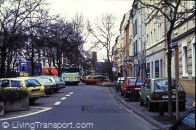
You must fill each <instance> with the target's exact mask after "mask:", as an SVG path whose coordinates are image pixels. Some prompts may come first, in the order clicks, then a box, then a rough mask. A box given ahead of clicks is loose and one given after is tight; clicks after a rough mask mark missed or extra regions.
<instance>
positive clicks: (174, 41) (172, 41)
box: [170, 37, 178, 49]
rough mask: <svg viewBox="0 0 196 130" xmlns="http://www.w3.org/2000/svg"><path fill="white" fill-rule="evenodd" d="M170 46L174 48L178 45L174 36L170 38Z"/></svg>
mask: <svg viewBox="0 0 196 130" xmlns="http://www.w3.org/2000/svg"><path fill="white" fill-rule="evenodd" d="M170 47H171V48H172V49H175V48H177V47H178V39H177V37H174V38H173V39H172V40H171V43H170Z"/></svg>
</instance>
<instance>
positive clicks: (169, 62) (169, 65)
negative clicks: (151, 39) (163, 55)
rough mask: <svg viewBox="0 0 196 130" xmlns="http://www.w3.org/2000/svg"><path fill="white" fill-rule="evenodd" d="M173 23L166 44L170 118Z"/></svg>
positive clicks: (170, 112) (170, 110) (171, 112)
mask: <svg viewBox="0 0 196 130" xmlns="http://www.w3.org/2000/svg"><path fill="white" fill-rule="evenodd" d="M173 26H174V25H173V24H172V23H171V25H170V28H169V30H168V32H167V45H168V47H167V48H168V53H167V59H168V61H167V71H168V114H169V118H170V119H172V117H173V110H172V107H173V106H172V88H171V84H172V82H171V81H172V80H171V59H172V49H171V47H170V44H171V34H172V30H173Z"/></svg>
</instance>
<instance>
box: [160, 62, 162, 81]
mask: <svg viewBox="0 0 196 130" xmlns="http://www.w3.org/2000/svg"><path fill="white" fill-rule="evenodd" d="M160 77H163V61H162V60H160Z"/></svg>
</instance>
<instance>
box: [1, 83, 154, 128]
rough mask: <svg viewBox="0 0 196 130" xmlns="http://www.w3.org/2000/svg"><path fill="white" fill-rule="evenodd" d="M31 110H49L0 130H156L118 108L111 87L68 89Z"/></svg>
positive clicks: (21, 119)
mask: <svg viewBox="0 0 196 130" xmlns="http://www.w3.org/2000/svg"><path fill="white" fill-rule="evenodd" d="M31 107H37V108H42V107H43V108H50V109H48V110H47V111H44V112H41V113H38V114H32V115H30V116H26V117H21V118H15V119H11V118H10V119H9V120H3V121H1V130H4V129H9V130H11V129H14V130H22V129H24V130H43V129H47V130H61V129H92V130H136V129H137V130H152V129H156V127H153V126H151V125H150V124H148V123H147V122H146V121H145V120H143V119H141V118H140V117H138V116H137V115H135V114H134V113H132V112H131V111H128V110H126V109H124V108H123V106H122V105H120V104H118V103H117V102H116V101H115V100H114V97H113V95H112V93H111V91H110V89H109V88H108V87H100V86H92V85H83V84H82V85H79V86H67V88H65V89H63V90H61V91H60V92H59V93H55V94H52V95H49V96H48V97H43V98H41V99H39V100H38V101H37V102H36V104H35V105H34V106H31ZM28 114H29V113H28ZM4 125H7V126H4Z"/></svg>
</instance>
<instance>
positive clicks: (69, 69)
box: [63, 68, 78, 73]
mask: <svg viewBox="0 0 196 130" xmlns="http://www.w3.org/2000/svg"><path fill="white" fill-rule="evenodd" d="M63 72H64V73H77V72H78V68H63Z"/></svg>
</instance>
